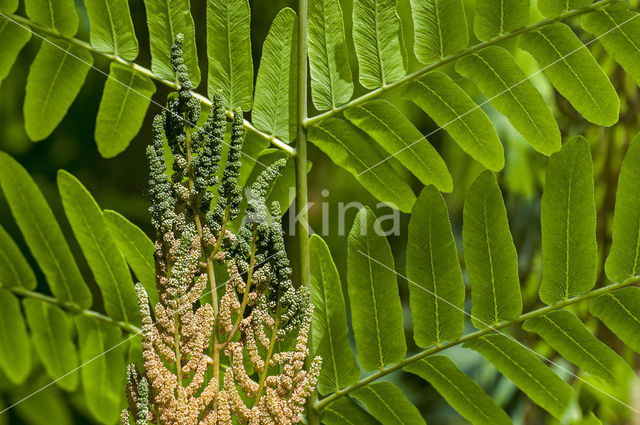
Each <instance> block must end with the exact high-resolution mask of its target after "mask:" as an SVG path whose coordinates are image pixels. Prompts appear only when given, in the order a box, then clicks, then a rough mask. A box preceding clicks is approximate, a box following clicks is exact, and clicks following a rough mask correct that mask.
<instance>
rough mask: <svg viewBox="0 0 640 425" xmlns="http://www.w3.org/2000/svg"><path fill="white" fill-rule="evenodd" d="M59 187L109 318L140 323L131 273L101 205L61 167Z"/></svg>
mask: <svg viewBox="0 0 640 425" xmlns="http://www.w3.org/2000/svg"><path fill="white" fill-rule="evenodd" d="M58 188H59V190H60V197H61V198H62V206H63V207H64V211H65V213H66V214H67V219H68V220H69V224H71V229H72V230H73V233H74V235H75V236H76V239H77V240H78V243H79V244H80V247H81V248H82V252H83V253H84V256H85V258H86V259H87V263H89V267H90V268H91V271H92V272H93V277H94V278H95V279H96V283H97V284H98V286H99V287H100V292H101V293H102V298H103V300H104V306H105V310H106V311H107V314H109V316H110V317H111V318H112V319H115V320H121V321H124V322H126V323H131V324H133V325H139V324H140V313H139V311H138V301H137V298H136V294H135V291H134V286H133V280H132V279H131V273H130V272H129V268H128V267H127V264H126V262H125V259H124V256H123V255H122V253H120V251H119V250H118V247H117V246H116V243H115V241H114V239H113V237H112V236H111V232H110V231H109V228H108V227H107V223H106V221H105V219H104V216H103V215H102V211H101V210H100V207H99V206H98V204H97V203H96V201H95V200H94V199H93V197H92V196H91V194H90V193H89V192H88V191H87V189H86V188H85V187H84V186H83V185H82V183H80V182H79V181H78V179H76V178H75V177H74V176H72V175H71V174H69V173H67V172H66V171H64V170H60V171H59V172H58Z"/></svg>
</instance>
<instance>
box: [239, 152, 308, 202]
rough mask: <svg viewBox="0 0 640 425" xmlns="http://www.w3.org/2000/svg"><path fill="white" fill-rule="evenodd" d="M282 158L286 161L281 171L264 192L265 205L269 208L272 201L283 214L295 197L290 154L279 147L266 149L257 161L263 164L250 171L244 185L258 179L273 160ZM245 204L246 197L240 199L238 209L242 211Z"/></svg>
mask: <svg viewBox="0 0 640 425" xmlns="http://www.w3.org/2000/svg"><path fill="white" fill-rule="evenodd" d="M281 159H284V160H286V161H287V163H286V165H285V166H284V168H283V170H282V173H281V174H280V175H279V176H278V177H276V178H275V179H274V180H273V183H271V185H270V186H269V188H268V189H267V193H266V199H267V206H268V208H269V209H270V208H271V204H272V203H273V202H278V203H279V204H280V212H281V213H282V214H284V213H285V212H286V211H287V210H288V209H289V207H290V206H291V203H292V202H293V200H294V198H295V187H296V176H295V164H294V163H293V159H292V158H291V156H289V155H287V154H286V153H285V152H283V151H281V150H280V149H267V150H265V151H264V152H263V153H262V154H261V155H260V156H259V157H258V161H260V163H262V164H264V165H265V166H264V167H263V166H262V165H260V164H258V165H257V166H256V167H254V169H253V171H252V172H251V176H249V179H248V180H247V183H246V187H247V188H249V187H251V185H252V184H253V183H254V182H255V181H256V180H257V179H258V177H259V176H260V174H261V173H262V172H263V171H264V170H265V168H266V167H269V166H271V165H272V164H273V163H274V162H276V161H278V160H281ZM246 205H247V198H246V197H245V199H243V200H242V205H241V206H240V210H241V211H244V209H245V208H246Z"/></svg>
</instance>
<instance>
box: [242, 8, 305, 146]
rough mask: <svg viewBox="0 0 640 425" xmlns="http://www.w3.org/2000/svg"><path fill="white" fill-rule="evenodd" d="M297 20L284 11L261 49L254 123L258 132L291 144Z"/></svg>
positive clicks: (277, 18)
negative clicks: (263, 132) (260, 131)
mask: <svg viewBox="0 0 640 425" xmlns="http://www.w3.org/2000/svg"><path fill="white" fill-rule="evenodd" d="M297 43H298V21H297V17H296V13H295V12H294V11H293V10H292V9H289V8H288V7H287V8H284V9H282V10H281V11H280V13H278V15H277V16H276V18H275V19H274V20H273V24H272V25H271V28H270V29H269V34H268V35H267V38H266V39H265V41H264V45H263V46H262V58H261V59H260V68H259V69H258V78H257V80H256V99H255V102H254V105H253V114H252V118H253V122H254V124H255V126H256V127H258V128H259V129H260V130H262V131H265V132H267V133H269V134H272V135H275V136H278V137H280V138H282V139H284V140H285V141H288V142H291V141H293V140H294V139H295V137H296V125H297V124H296V123H297V111H296V105H297V103H296V101H295V99H296V96H297V82H298V71H297V69H298V68H297V57H298V53H297V52H298V47H297V46H298V44H297Z"/></svg>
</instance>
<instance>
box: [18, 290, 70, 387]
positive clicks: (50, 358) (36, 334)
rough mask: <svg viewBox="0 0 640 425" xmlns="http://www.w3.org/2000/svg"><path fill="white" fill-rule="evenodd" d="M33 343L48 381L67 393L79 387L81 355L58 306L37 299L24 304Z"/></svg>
mask: <svg viewBox="0 0 640 425" xmlns="http://www.w3.org/2000/svg"><path fill="white" fill-rule="evenodd" d="M23 306H24V311H25V315H26V316H27V323H28V324H29V329H30V330H31V340H32V341H33V345H34V347H35V348H36V352H37V353H38V356H39V357H40V360H41V361H42V364H43V365H44V369H45V370H46V371H47V374H48V375H49V377H50V378H51V379H53V380H55V382H56V384H58V385H59V386H60V388H63V389H64V390H66V391H73V390H74V389H75V388H76V387H77V386H78V375H79V374H78V373H75V372H74V371H75V369H76V368H77V367H78V353H76V347H75V345H74V344H73V341H72V339H71V338H72V334H71V327H70V326H71V324H70V323H69V319H68V318H67V315H66V314H65V313H64V312H63V311H62V310H60V308H58V307H57V306H55V305H52V304H49V303H46V302H44V301H40V300H37V299H30V298H25V299H24V301H23Z"/></svg>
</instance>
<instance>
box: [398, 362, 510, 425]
mask: <svg viewBox="0 0 640 425" xmlns="http://www.w3.org/2000/svg"><path fill="white" fill-rule="evenodd" d="M403 370H405V371H407V372H410V373H413V374H415V375H418V376H419V377H421V378H422V379H424V380H425V381H427V382H429V383H430V384H431V385H433V387H434V388H435V389H436V390H437V391H438V392H439V393H440V394H441V395H442V397H444V399H445V400H446V401H447V402H448V403H449V404H450V405H451V407H453V408H454V409H455V410H456V411H457V412H458V413H460V414H461V415H462V416H463V417H464V418H466V419H467V420H469V422H471V423H472V424H474V425H510V424H511V420H510V419H509V416H507V414H506V413H505V412H504V410H502V409H501V408H500V407H498V405H497V404H496V403H495V402H494V401H493V400H492V399H491V397H489V396H488V395H487V394H486V393H485V392H484V391H483V390H482V388H480V387H479V386H478V384H476V383H475V382H474V381H473V380H472V379H471V378H469V377H468V376H467V375H465V374H464V373H463V372H462V371H460V369H458V367H457V366H456V364H455V363H453V362H452V361H451V360H450V359H449V358H448V357H445V356H430V357H427V358H424V359H422V360H419V361H417V362H415V363H412V364H410V365H409V366H405V368H404V369H403Z"/></svg>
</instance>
